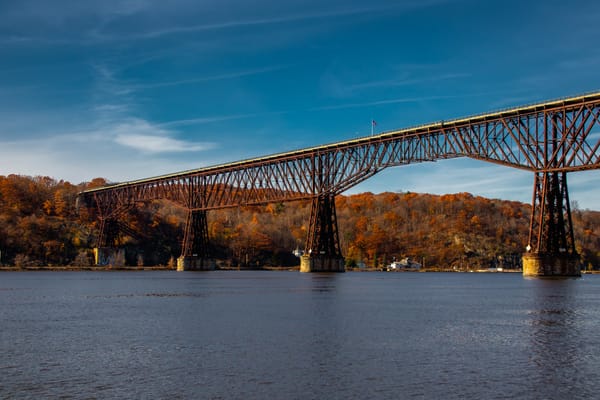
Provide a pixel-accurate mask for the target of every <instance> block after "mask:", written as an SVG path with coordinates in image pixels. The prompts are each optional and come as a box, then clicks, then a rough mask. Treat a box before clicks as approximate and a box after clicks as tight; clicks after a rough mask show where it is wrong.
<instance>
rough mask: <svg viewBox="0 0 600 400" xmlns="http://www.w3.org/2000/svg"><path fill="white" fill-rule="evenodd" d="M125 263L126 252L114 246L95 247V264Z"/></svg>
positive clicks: (113, 264)
mask: <svg viewBox="0 0 600 400" xmlns="http://www.w3.org/2000/svg"><path fill="white" fill-rule="evenodd" d="M116 264H125V252H124V250H119V249H117V248H114V247H94V265H100V266H107V265H112V266H118V267H122V266H123V265H116Z"/></svg>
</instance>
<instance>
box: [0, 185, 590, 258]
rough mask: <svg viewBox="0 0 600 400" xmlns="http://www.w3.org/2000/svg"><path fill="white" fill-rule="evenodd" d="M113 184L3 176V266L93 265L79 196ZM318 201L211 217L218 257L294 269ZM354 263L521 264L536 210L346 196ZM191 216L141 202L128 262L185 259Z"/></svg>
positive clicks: (465, 199) (126, 238)
mask: <svg viewBox="0 0 600 400" xmlns="http://www.w3.org/2000/svg"><path fill="white" fill-rule="evenodd" d="M105 183H106V181H105V180H104V179H102V178H96V179H94V180H92V181H91V182H88V183H83V184H79V185H73V184H71V183H69V182H65V181H57V180H55V179H52V178H48V177H26V176H19V175H9V176H0V252H1V253H0V263H1V264H4V265H18V266H29V265H69V264H71V265H89V264H90V263H91V249H92V247H93V246H94V243H95V238H96V236H97V233H98V232H97V229H98V226H97V218H96V215H95V212H94V210H88V209H86V208H79V209H78V208H77V207H76V206H77V202H76V199H77V193H78V192H80V191H81V190H84V189H86V188H91V187H97V186H102V185H104V184H105ZM309 208H310V203H309V202H303V201H296V202H289V203H277V204H268V205H265V206H253V207H242V208H232V209H225V210H218V211H210V212H209V213H208V225H209V227H208V228H209V237H210V240H211V244H212V248H213V249H214V250H213V251H214V255H215V257H216V258H218V259H220V260H222V262H223V263H224V264H225V265H231V266H250V267H254V266H265V265H273V266H290V265H297V264H299V260H298V259H297V258H296V257H294V256H293V255H292V251H293V250H295V249H300V250H301V249H302V248H303V246H304V241H305V238H306V234H307V229H308V226H307V225H308V220H309V215H310V209H309ZM336 209H337V219H338V228H339V236H340V242H341V247H342V252H343V254H344V256H345V258H346V262H347V265H349V266H354V265H359V264H363V263H364V264H365V265H367V266H372V267H381V266H384V265H386V264H388V263H390V262H391V261H393V260H394V259H401V258H404V257H410V258H411V259H413V260H414V261H416V262H419V263H421V264H423V265H424V266H425V267H426V268H457V269H458V268H465V267H467V266H468V267H470V268H485V267H489V266H498V265H503V266H505V267H511V266H515V265H516V263H517V262H518V260H519V259H520V255H521V253H522V252H523V249H524V248H525V246H526V245H527V234H528V229H529V218H530V209H531V207H530V206H529V205H528V204H523V203H520V202H514V201H503V200H491V199H487V198H483V197H477V196H473V195H471V194H469V193H457V194H448V195H443V196H437V195H430V194H418V193H382V194H372V193H363V194H357V195H350V196H338V197H337V198H336ZM185 217H186V213H185V210H183V209H182V208H181V207H179V206H177V205H175V204H172V203H169V202H162V201H161V202H159V201H156V202H151V203H145V204H142V203H140V204H139V205H137V206H136V207H135V208H134V209H133V210H132V211H131V212H130V213H128V214H127V215H126V216H125V217H124V218H125V219H124V220H123V221H121V223H120V226H121V227H123V229H121V234H120V236H119V245H120V246H121V247H122V248H124V249H125V250H126V251H125V254H126V263H127V264H128V265H140V264H145V265H159V264H162V265H166V264H167V263H169V260H170V259H172V257H177V256H179V254H180V252H181V241H182V239H183V225H184V222H185ZM573 224H574V227H575V237H576V246H577V251H578V252H579V253H580V254H581V256H582V259H583V261H584V265H585V266H586V267H588V268H589V267H590V266H597V267H600V236H599V233H600V212H595V211H589V210H579V209H577V208H576V207H575V209H574V210H573Z"/></svg>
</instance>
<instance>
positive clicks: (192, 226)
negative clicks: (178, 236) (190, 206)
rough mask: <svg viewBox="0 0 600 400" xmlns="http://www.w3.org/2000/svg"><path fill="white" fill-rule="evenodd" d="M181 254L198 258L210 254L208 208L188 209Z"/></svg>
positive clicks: (206, 256)
mask: <svg viewBox="0 0 600 400" xmlns="http://www.w3.org/2000/svg"><path fill="white" fill-rule="evenodd" d="M181 256H182V257H198V258H208V257H209V256H210V246H209V241H208V222H207V220H206V210H190V211H188V215H187V220H186V222H185V233H184V236H183V245H182V247H181Z"/></svg>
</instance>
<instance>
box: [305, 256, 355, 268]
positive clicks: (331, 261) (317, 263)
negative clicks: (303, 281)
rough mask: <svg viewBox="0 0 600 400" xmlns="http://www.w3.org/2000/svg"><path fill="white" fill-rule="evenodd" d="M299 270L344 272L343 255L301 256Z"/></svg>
mask: <svg viewBox="0 0 600 400" xmlns="http://www.w3.org/2000/svg"><path fill="white" fill-rule="evenodd" d="M300 272H346V265H345V262H344V258H343V257H328V256H302V257H300Z"/></svg>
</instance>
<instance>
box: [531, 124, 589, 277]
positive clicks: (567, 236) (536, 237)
mask: <svg viewBox="0 0 600 400" xmlns="http://www.w3.org/2000/svg"><path fill="white" fill-rule="evenodd" d="M560 117H562V118H560ZM551 118H552V119H551V120H549V117H546V120H545V127H544V130H545V135H546V140H544V170H542V171H538V172H536V173H535V179H534V184H533V200H532V210H531V222H530V226H529V243H528V244H527V253H526V254H525V255H523V275H528V276H579V275H581V271H580V265H579V256H578V254H577V252H576V250H575V239H574V235H573V224H572V219H571V205H570V204H569V191H568V188H567V173H566V172H556V171H551V169H552V168H553V167H556V166H557V165H556V164H558V162H557V160H558V159H559V157H560V155H561V154H562V153H563V148H562V144H561V142H560V141H559V137H558V133H559V127H560V128H561V133H562V134H563V135H564V134H565V120H564V118H565V113H564V112H563V113H556V114H554V115H552V116H551ZM561 122H562V124H560V125H559V123H561ZM548 123H550V124H551V125H552V132H551V135H548ZM548 136H550V137H548Z"/></svg>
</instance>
